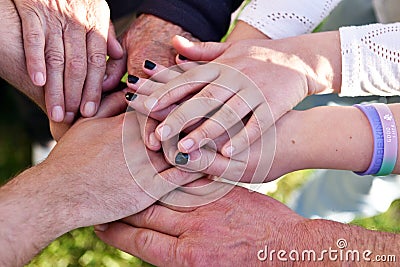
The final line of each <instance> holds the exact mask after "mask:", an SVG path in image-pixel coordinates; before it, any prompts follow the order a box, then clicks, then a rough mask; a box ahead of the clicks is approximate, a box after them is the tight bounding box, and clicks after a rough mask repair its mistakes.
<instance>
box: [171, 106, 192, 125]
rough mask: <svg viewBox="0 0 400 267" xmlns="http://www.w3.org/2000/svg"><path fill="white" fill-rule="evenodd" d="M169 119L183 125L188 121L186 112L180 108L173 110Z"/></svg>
mask: <svg viewBox="0 0 400 267" xmlns="http://www.w3.org/2000/svg"><path fill="white" fill-rule="evenodd" d="M169 121H171V122H174V124H175V125H180V126H184V125H185V124H187V123H188V122H189V121H190V118H188V117H187V115H186V113H185V112H184V111H183V110H182V109H177V110H175V111H174V112H173V114H172V115H171V117H170V118H169Z"/></svg>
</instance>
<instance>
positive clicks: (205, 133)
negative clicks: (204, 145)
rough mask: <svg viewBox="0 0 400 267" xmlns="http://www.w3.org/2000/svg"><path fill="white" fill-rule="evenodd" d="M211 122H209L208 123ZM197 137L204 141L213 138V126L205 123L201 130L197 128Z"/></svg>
mask: <svg viewBox="0 0 400 267" xmlns="http://www.w3.org/2000/svg"><path fill="white" fill-rule="evenodd" d="M207 122H209V121H207ZM195 131H196V133H197V134H196V135H197V137H198V138H199V139H203V138H211V137H212V134H211V133H212V126H210V123H204V124H203V125H201V126H200V127H199V128H197V129H196V130H195ZM199 142H201V140H199Z"/></svg>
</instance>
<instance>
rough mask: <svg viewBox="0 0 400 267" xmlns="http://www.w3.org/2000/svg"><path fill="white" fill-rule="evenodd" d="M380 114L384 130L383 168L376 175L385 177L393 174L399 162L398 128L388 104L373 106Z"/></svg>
mask: <svg viewBox="0 0 400 267" xmlns="http://www.w3.org/2000/svg"><path fill="white" fill-rule="evenodd" d="M372 105H373V106H374V107H375V109H376V111H377V112H378V114H379V118H380V120H381V123H382V128H383V138H384V152H383V161H382V166H381V168H380V169H379V171H378V172H377V173H376V174H375V175H376V176H384V175H389V174H391V173H392V171H393V169H394V166H395V165H396V161H397V146H398V141H397V128H396V122H395V120H394V117H393V114H392V112H391V111H390V109H389V107H388V106H387V105H386V104H381V103H379V104H372Z"/></svg>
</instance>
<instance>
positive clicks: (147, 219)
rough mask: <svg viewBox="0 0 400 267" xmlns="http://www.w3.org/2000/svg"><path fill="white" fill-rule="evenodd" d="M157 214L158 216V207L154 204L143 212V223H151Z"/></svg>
mask: <svg viewBox="0 0 400 267" xmlns="http://www.w3.org/2000/svg"><path fill="white" fill-rule="evenodd" d="M155 216H156V208H155V206H154V205H153V206H150V207H149V208H147V209H146V211H145V212H144V213H143V224H144V225H150V224H151V223H152V221H154V219H155Z"/></svg>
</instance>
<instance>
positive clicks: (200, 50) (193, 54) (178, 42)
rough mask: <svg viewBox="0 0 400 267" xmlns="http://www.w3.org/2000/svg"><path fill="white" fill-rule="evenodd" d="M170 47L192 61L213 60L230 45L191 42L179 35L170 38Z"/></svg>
mask: <svg viewBox="0 0 400 267" xmlns="http://www.w3.org/2000/svg"><path fill="white" fill-rule="evenodd" d="M172 45H173V46H174V48H175V49H176V51H177V52H178V53H179V54H180V55H183V56H185V57H187V58H188V59H190V60H194V61H211V60H214V59H216V58H217V57H219V56H220V55H222V54H223V53H224V52H225V51H226V50H227V49H228V48H229V47H230V46H231V44H230V43H216V42H192V41H189V40H188V39H186V38H185V37H182V36H179V35H175V36H174V37H173V38H172Z"/></svg>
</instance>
